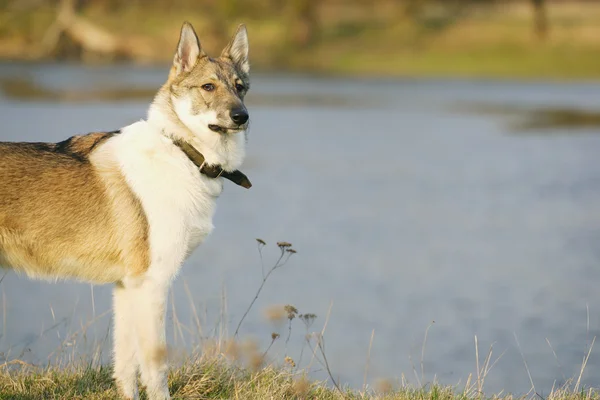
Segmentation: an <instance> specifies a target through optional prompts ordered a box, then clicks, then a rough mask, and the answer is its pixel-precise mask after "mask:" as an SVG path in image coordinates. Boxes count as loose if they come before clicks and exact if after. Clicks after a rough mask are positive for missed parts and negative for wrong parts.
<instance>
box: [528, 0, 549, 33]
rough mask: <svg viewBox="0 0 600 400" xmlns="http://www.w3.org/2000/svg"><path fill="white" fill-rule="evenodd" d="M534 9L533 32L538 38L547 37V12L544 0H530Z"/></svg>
mask: <svg viewBox="0 0 600 400" xmlns="http://www.w3.org/2000/svg"><path fill="white" fill-rule="evenodd" d="M531 1H532V3H533V10H534V17H533V18H534V29H535V34H536V35H537V37H538V38H539V39H540V40H545V39H546V38H547V37H548V12H547V8H546V0H531Z"/></svg>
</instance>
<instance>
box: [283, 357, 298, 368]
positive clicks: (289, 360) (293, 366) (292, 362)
mask: <svg viewBox="0 0 600 400" xmlns="http://www.w3.org/2000/svg"><path fill="white" fill-rule="evenodd" d="M283 361H285V363H286V364H288V365H289V366H290V367H292V368H295V367H296V363H295V362H294V360H293V359H292V357H290V356H287V357H286V358H284V359H283Z"/></svg>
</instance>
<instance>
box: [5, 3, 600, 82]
mask: <svg viewBox="0 0 600 400" xmlns="http://www.w3.org/2000/svg"><path fill="white" fill-rule="evenodd" d="M90 3H91V4H92V6H89V7H86V8H83V9H81V10H78V15H80V16H81V17H82V18H84V19H85V21H93V23H94V24H95V26H97V27H99V28H101V29H103V32H105V33H106V32H108V33H110V34H111V35H114V36H113V39H115V40H116V41H117V42H123V41H127V46H125V49H129V50H131V49H134V50H132V52H131V54H109V53H102V51H104V50H102V49H100V50H99V51H100V52H98V51H95V50H92V51H89V50H86V49H85V48H77V46H73V45H72V44H71V45H69V44H68V43H66V44H65V43H62V42H60V40H62V39H57V41H58V42H57V43H59V44H56V45H55V46H54V47H49V45H48V43H53V39H52V38H53V36H52V35H53V34H54V31H53V30H52V28H53V24H54V23H55V20H56V14H57V11H56V8H55V7H50V6H39V7H35V8H31V9H25V10H16V11H15V10H10V9H4V10H0V26H2V28H0V59H1V60H29V61H44V60H57V59H67V60H75V61H77V62H84V63H93V64H96V63H110V62H114V61H116V60H118V59H119V58H123V57H125V58H127V57H130V61H133V62H136V63H144V64H158V63H166V62H169V61H170V60H171V59H172V53H173V49H174V47H175V44H176V41H177V37H178V31H179V27H180V25H181V21H183V20H190V21H191V22H192V23H193V24H194V26H195V27H196V30H197V32H198V34H199V36H200V40H201V41H202V44H203V46H205V47H206V48H207V50H208V51H209V53H211V54H218V53H217V52H218V50H219V49H220V48H222V46H223V45H224V44H225V43H226V40H227V36H228V35H229V34H230V33H231V32H233V29H234V28H235V26H236V25H237V23H239V22H245V23H246V24H247V25H248V29H249V35H250V41H251V50H252V55H251V58H252V63H253V67H254V68H255V70H263V71H269V70H278V71H307V72H314V73H325V74H337V75H378V76H398V77H491V78H543V79H593V78H599V77H600V25H598V24H597V21H598V19H600V5H599V4H593V3H591V2H581V3H580V2H564V3H562V2H561V3H556V4H555V3H553V2H550V3H549V4H550V5H549V6H548V21H549V31H548V36H547V38H546V39H544V40H541V39H540V38H539V37H537V36H536V35H535V34H534V32H533V29H532V18H533V17H532V13H531V10H530V6H529V3H528V2H517V3H514V4H510V5H501V4H499V5H495V6H489V5H486V6H477V7H476V6H472V7H471V6H470V8H468V9H465V10H462V11H461V12H460V13H457V15H455V14H451V13H450V11H448V10H445V9H442V10H441V11H440V10H437V9H435V8H434V9H431V10H426V11H427V12H423V15H422V16H420V17H419V18H416V19H414V18H413V19H410V18H407V17H405V16H404V14H402V13H401V12H400V11H399V10H397V9H395V8H393V5H392V3H393V2H384V3H382V4H379V5H378V6H377V7H374V8H372V9H369V10H366V9H365V10H363V9H362V8H361V7H363V8H364V7H365V6H364V5H360V4H362V3H352V5H343V6H342V5H338V6H337V7H338V8H339V7H343V8H339V9H337V8H336V6H335V4H336V3H334V4H333V5H330V6H327V7H322V9H320V11H319V13H320V14H319V20H320V21H322V23H320V25H319V35H318V39H315V40H314V41H312V42H310V43H308V44H306V45H303V46H298V45H297V44H294V42H293V40H292V39H291V38H290V34H289V32H288V25H289V21H288V19H287V18H285V17H282V16H281V15H276V13H268V12H265V13H262V14H260V15H255V14H253V13H251V12H249V11H248V10H239V11H237V10H236V13H234V14H232V15H231V16H228V17H227V19H224V20H227V21H230V23H227V24H224V23H220V24H219V25H218V26H215V22H214V19H210V18H207V13H206V12H203V10H199V9H198V8H196V9H178V8H174V9H170V10H169V11H168V13H169V18H165V12H166V11H165V10H163V9H162V8H160V7H157V6H153V7H140V6H139V5H137V6H136V5H131V6H128V5H123V6H119V8H118V9H116V11H115V10H108V9H106V8H102V7H99V6H93V5H94V3H93V2H90ZM388 3H389V4H388ZM386 4H387V5H386ZM61 43H62V44H61ZM50 48H51V50H48V49H50ZM121 50H123V49H121ZM107 51H108V50H107ZM123 51H125V50H123Z"/></svg>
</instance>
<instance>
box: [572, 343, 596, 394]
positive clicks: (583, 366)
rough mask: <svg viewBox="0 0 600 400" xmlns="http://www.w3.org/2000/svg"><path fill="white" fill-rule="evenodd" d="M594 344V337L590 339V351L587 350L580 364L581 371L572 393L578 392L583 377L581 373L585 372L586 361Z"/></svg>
mask: <svg viewBox="0 0 600 400" xmlns="http://www.w3.org/2000/svg"><path fill="white" fill-rule="evenodd" d="M594 343H596V336H594V339H592V343H591V344H590V349H589V350H588V352H587V354H586V356H585V357H584V359H583V362H582V363H581V370H580V371H579V377H578V378H577V383H576V384H575V389H574V392H578V391H579V385H580V384H581V378H582V377H583V371H585V367H586V365H587V362H588V360H589V359H590V354H592V349H593V348H594Z"/></svg>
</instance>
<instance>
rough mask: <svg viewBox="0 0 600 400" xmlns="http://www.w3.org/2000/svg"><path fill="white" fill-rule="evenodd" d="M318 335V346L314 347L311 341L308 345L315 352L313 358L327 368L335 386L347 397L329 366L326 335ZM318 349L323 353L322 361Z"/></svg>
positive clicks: (343, 396)
mask: <svg viewBox="0 0 600 400" xmlns="http://www.w3.org/2000/svg"><path fill="white" fill-rule="evenodd" d="M316 335H317V336H316V338H317V347H312V346H311V345H310V342H308V347H310V349H311V351H312V352H313V358H314V359H316V360H317V361H318V362H319V364H321V365H322V366H323V368H325V370H326V371H327V374H328V375H329V379H331V382H332V383H333V386H334V387H335V388H336V389H337V390H338V392H339V393H340V394H341V395H342V398H344V399H345V398H346V395H345V394H344V392H343V391H342V388H341V387H340V386H339V384H338V383H337V381H336V380H335V378H334V377H333V373H332V372H331V368H330V367H329V362H328V361H327V356H326V355H325V343H324V337H323V335H322V334H316ZM317 349H318V350H319V352H320V353H321V357H323V361H321V359H320V358H319V357H317Z"/></svg>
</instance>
